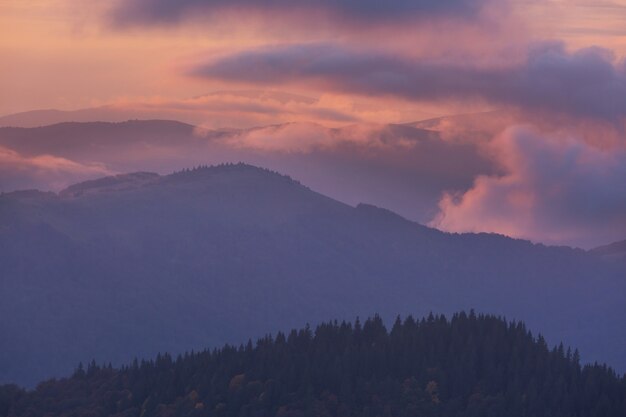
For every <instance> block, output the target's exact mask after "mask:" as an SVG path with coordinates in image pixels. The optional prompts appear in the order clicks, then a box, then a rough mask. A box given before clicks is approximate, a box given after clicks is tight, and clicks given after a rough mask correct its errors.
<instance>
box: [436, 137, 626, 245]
mask: <svg viewBox="0 0 626 417" xmlns="http://www.w3.org/2000/svg"><path fill="white" fill-rule="evenodd" d="M492 151H493V152H494V155H495V156H496V157H497V158H498V161H499V162H500V163H501V164H502V165H504V168H505V169H506V171H507V173H506V174H505V175H502V176H485V175H481V176H478V177H477V178H476V179H475V181H474V186H473V187H472V188H471V189H470V190H469V191H467V192H465V193H461V194H459V195H455V194H452V193H446V194H445V195H444V197H443V198H442V200H441V201H440V203H439V207H440V213H439V215H438V216H437V217H436V218H435V219H434V220H433V221H432V222H431V225H432V226H436V227H439V228H441V229H444V230H448V231H456V232H479V231H488V232H495V233H502V234H506V235H509V236H515V237H520V238H526V239H532V240H535V241H541V242H546V243H559V244H573V245H582V246H586V247H593V246H597V245H599V244H602V243H604V242H611V241H616V240H619V239H623V236H624V230H626V188H625V187H624V186H623V182H624V178H626V151H624V150H623V149H614V150H612V151H605V150H600V149H597V148H595V147H592V146H590V145H588V144H586V143H585V142H584V141H581V140H577V139H574V138H555V137H545V136H542V135H540V134H538V133H537V132H536V131H533V130H531V129H529V128H527V127H512V128H510V129H508V130H506V131H505V132H504V133H503V134H502V135H501V136H499V137H498V138H496V139H495V140H494V142H493V144H492Z"/></svg>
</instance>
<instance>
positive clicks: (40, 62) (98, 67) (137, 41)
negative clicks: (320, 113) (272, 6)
mask: <svg viewBox="0 0 626 417" xmlns="http://www.w3.org/2000/svg"><path fill="white" fill-rule="evenodd" d="M107 5H108V6H107ZM112 5H113V2H83V1H79V0H39V1H35V2H24V1H20V0H2V1H0V31H1V32H0V62H1V63H2V64H1V65H0V90H1V91H2V95H1V97H0V114H9V113H15V112H19V111H26V110H32V109H41V108H57V109H77V108H82V107H90V106H94V105H102V104H108V103H119V102H120V101H122V102H133V101H155V100H156V101H162V100H179V99H187V98H190V97H194V96H197V95H201V94H204V93H207V92H211V91H218V90H224V89H227V90H232V89H235V90H236V89H239V88H250V86H249V85H245V86H241V85H238V84H237V83H224V82H220V81H210V80H206V79H198V78H194V77H190V76H188V75H186V74H185V71H184V69H185V67H186V66H188V65H189V64H190V63H193V62H194V60H196V59H198V57H200V56H215V55H216V54H218V55H219V54H220V53H224V52H226V51H230V52H232V51H235V50H243V49H249V48H254V47H259V46H263V45H273V44H277V43H285V42H288V43H296V42H317V41H326V40H328V39H333V40H337V39H339V40H345V41H346V42H352V41H353V40H354V39H351V38H355V35H352V34H350V33H344V32H341V31H337V30H335V29H334V28H333V27H332V26H329V27H323V25H321V27H317V28H316V29H315V30H311V29H310V28H309V29H307V30H298V28H289V27H283V28H275V27H268V26H271V25H266V24H263V22H260V23H259V22H258V19H256V18H255V17H245V18H244V17H241V18H240V19H237V18H236V17H233V16H226V17H225V19H224V21H223V22H221V24H218V25H214V24H212V25H206V24H203V23H202V21H194V20H193V19H192V20H189V21H184V22H183V23H182V24H180V25H177V26H173V27H143V26H139V27H133V28H125V29H119V28H113V27H111V25H110V22H108V20H107V11H108V9H107V7H109V8H110V7H112ZM511 8H512V11H511V12H509V14H510V16H512V18H510V17H509V18H507V22H506V28H505V29H506V31H507V32H511V33H509V36H508V37H507V38H506V39H505V40H506V42H504V43H503V44H501V45H497V43H498V42H494V41H493V40H489V38H490V36H488V35H487V36H486V35H485V34H484V33H482V34H481V33H480V30H478V29H472V30H466V31H464V32H463V34H464V37H467V36H473V39H472V42H465V43H464V46H463V48H465V49H470V47H471V48H473V49H476V47H475V46H472V45H479V50H475V51H470V52H468V53H469V54H471V55H472V56H474V57H477V56H480V55H481V54H482V55H484V54H483V52H487V51H481V50H480V48H487V49H490V50H498V49H503V48H504V49H506V48H507V47H511V48H517V47H519V45H520V44H523V43H524V42H526V41H527V40H528V39H533V40H534V39H552V38H556V39H561V40H564V41H565V42H566V43H567V45H568V46H569V47H571V48H573V49H575V48H580V47H584V46H589V45H600V46H603V47H608V48H610V49H613V50H614V51H615V53H616V54H617V55H618V56H623V55H624V54H625V53H626V29H624V28H625V27H626V24H625V23H626V2H623V1H622V2H617V1H616V2H599V1H587V2H584V1H580V2H574V1H522V0H517V1H515V2H514V3H513V4H512V6H511ZM490 30H491V29H490ZM383 32H385V28H382V29H378V30H377V33H376V34H375V36H372V39H368V36H367V35H366V34H364V33H358V34H357V35H356V38H357V41H360V42H364V43H376V40H377V39H382V41H383V42H382V44H383V45H384V47H385V48H387V49H394V48H395V49H400V50H402V51H404V52H402V53H404V54H413V53H417V54H418V55H419V54H422V53H424V51H426V50H427V49H431V50H430V51H428V53H429V54H432V53H433V51H432V50H433V49H436V48H433V47H432V46H429V45H432V44H433V42H436V44H437V48H439V49H440V50H445V49H446V47H447V49H450V48H452V45H456V44H458V43H459V41H460V40H459V39H458V38H456V37H455V36H452V35H451V36H450V39H444V38H445V35H444V34H443V31H437V32H436V35H433V34H432V33H431V32H430V31H424V32H422V33H405V32H406V31H405V32H403V33H402V34H398V33H394V32H393V31H391V32H390V33H387V34H384V33H383ZM489 33H490V32H489ZM468 34H469V35H468ZM453 35H455V34H453ZM498 36H499V35H496V37H498ZM390 39H393V42H391V41H390ZM476 40H477V41H476ZM479 41H482V43H481V42H479ZM489 42H491V43H496V45H488V43H489ZM391 45H393V47H392V46H391ZM493 55H494V56H495V55H497V54H493ZM289 92H293V93H301V94H305V95H308V96H312V97H320V96H324V100H325V103H326V105H328V106H331V107H340V108H343V109H346V108H348V107H349V108H353V106H354V103H355V102H356V103H362V104H363V106H365V107H367V108H369V111H366V112H363V113H362V114H359V115H358V118H362V119H366V120H367V121H378V122H384V121H391V122H397V121H409V120H417V119H420V118H427V117H431V116H437V115H442V114H447V113H455V112H459V111H464V110H465V111H467V110H474V109H475V110H481V109H487V108H489V107H490V106H489V105H486V104H484V103H475V104H474V107H470V108H468V105H469V104H468V103H463V104H462V105H456V106H455V103H450V102H448V103H423V102H422V103H411V102H408V103H407V102H405V101H398V100H391V101H390V100H387V101H385V102H384V104H383V105H382V106H377V104H376V103H379V100H380V99H377V100H374V101H372V100H370V101H368V100H367V99H364V98H363V97H355V96H354V95H351V94H347V95H346V94H338V93H337V92H333V91H320V90H319V89H317V88H316V89H310V88H307V86H306V85H298V84H297V83H296V84H295V85H289ZM376 107H379V108H378V109H377V108H376ZM292 117H294V118H295V119H296V120H300V119H301V118H299V117H297V116H292Z"/></svg>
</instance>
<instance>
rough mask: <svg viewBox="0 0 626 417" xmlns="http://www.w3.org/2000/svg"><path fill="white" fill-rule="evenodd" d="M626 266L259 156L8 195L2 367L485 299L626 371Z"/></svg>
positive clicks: (49, 366) (123, 358)
mask: <svg viewBox="0 0 626 417" xmlns="http://www.w3.org/2000/svg"><path fill="white" fill-rule="evenodd" d="M625 277H626V273H625V271H624V265H623V264H622V263H619V262H611V261H607V260H605V259H603V258H602V257H600V256H595V255H594V254H590V253H587V252H585V251H582V250H574V249H571V248H558V247H545V246H543V245H534V244H531V243H530V242H527V241H521V240H513V239H509V238H506V237H503V236H497V235H487V234H465V235H456V234H446V233H442V232H439V231H437V230H434V229H430V228H427V227H424V226H421V225H419V224H416V223H412V222H409V221H407V220H405V219H403V218H401V217H399V216H397V215H395V214H393V213H391V212H389V211H386V210H382V209H379V208H376V207H372V206H368V205H360V206H358V207H351V206H348V205H345V204H342V203H340V202H338V201H335V200H332V199H330V198H327V197H325V196H323V195H320V194H318V193H315V192H313V191H311V190H310V189H308V188H306V187H304V186H302V185H300V184H299V183H297V182H296V181H293V180H291V179H290V178H288V177H284V176H282V175H279V174H276V173H272V172H269V171H266V170H263V169H259V168H255V167H252V166H248V165H225V166H218V167H212V168H202V169H197V170H192V171H184V172H179V173H176V174H173V175H168V176H159V175H156V174H150V173H136V174H130V175H123V176H118V177H110V178H105V179H101V180H96V181H90V182H86V183H82V184H78V185H75V186H72V187H70V188H68V189H67V190H65V191H63V192H61V193H59V194H54V193H43V192H37V191H23V192H15V193H8V194H4V195H1V196H0V294H1V295H2V302H0V335H2V337H0V382H18V383H21V384H34V383H36V382H38V381H40V380H42V379H43V378H47V377H50V376H58V375H64V374H67V373H68V372H71V370H72V369H73V368H74V367H75V366H76V364H77V363H78V362H79V361H89V360H91V359H92V358H95V359H96V360H97V361H98V362H101V361H112V362H113V363H114V364H122V363H126V362H128V361H130V360H131V359H132V358H133V357H139V358H147V357H153V356H155V355H156V354H157V352H171V353H173V354H176V353H180V352H184V351H186V350H190V349H199V348H204V347H205V346H220V345H222V344H223V343H226V342H229V343H240V342H241V341H243V340H247V338H248V337H250V336H262V335H263V334H266V333H267V332H276V331H278V330H285V329H290V328H296V327H299V326H301V325H303V324H304V323H307V322H320V321H323V320H328V319H329V318H339V319H351V318H354V317H355V316H357V315H360V316H364V315H367V314H370V313H371V312H373V311H375V312H378V313H380V314H381V316H382V317H383V318H385V319H386V320H393V318H394V317H395V316H396V315H397V314H403V315H406V314H409V313H412V314H419V315H420V316H421V315H425V314H428V312H429V311H437V312H442V313H451V312H454V311H459V310H462V309H464V310H469V309H470V308H475V309H476V310H477V311H481V312H489V313H494V314H502V315H506V316H507V318H509V319H519V320H524V321H525V322H526V323H528V325H529V326H531V327H532V328H533V329H536V330H537V331H540V332H542V333H543V334H545V336H546V339H547V340H548V342H549V343H558V342H560V341H563V342H564V343H566V344H567V345H570V346H574V347H577V348H579V349H580V352H581V357H582V360H583V361H595V360H597V361H601V362H607V363H608V364H609V365H611V366H614V367H615V368H616V369H617V370H618V371H619V372H623V371H624V370H626V350H625V349H624V346H626V303H624V298H625V295H626V278H625Z"/></svg>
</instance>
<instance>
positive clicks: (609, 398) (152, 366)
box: [0, 313, 626, 417]
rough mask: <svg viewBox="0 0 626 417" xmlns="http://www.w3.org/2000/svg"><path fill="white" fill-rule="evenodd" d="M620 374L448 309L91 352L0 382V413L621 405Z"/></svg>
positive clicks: (352, 412) (597, 408) (523, 411)
mask: <svg viewBox="0 0 626 417" xmlns="http://www.w3.org/2000/svg"><path fill="white" fill-rule="evenodd" d="M625 410H626V379H623V378H621V379H620V378H618V377H616V375H615V374H614V373H613V371H612V370H611V369H607V368H606V367H602V366H599V365H595V366H586V367H583V368H582V369H581V366H580V364H579V363H578V353H577V352H572V351H570V350H569V349H567V350H566V349H565V348H563V346H559V347H558V348H554V349H553V350H549V349H548V346H547V345H546V344H545V341H544V340H543V339H541V338H536V339H535V338H533V337H532V335H531V334H530V332H529V331H528V330H527V329H526V328H525V326H524V325H523V324H522V323H507V322H506V321H504V320H501V319H498V318H495V317H491V316H476V315H475V314H473V313H470V314H469V315H468V314H465V313H460V314H455V315H454V316H453V317H452V319H451V320H447V319H446V318H445V317H443V316H432V315H431V316H429V317H428V318H427V319H422V320H419V321H416V320H415V319H413V318H412V317H409V318H407V319H406V320H404V322H403V321H402V320H400V319H398V320H396V322H395V323H394V325H393V327H392V328H391V330H390V331H388V330H387V329H386V328H385V326H384V324H383V322H382V320H381V319H380V318H379V317H374V318H373V319H368V320H367V321H365V322H364V323H363V324H361V323H359V322H357V323H355V324H354V325H353V324H351V323H346V322H342V323H337V322H329V323H324V324H322V325H320V326H318V327H317V328H316V329H315V330H312V329H310V328H308V327H307V328H304V329H300V330H292V331H291V332H290V333H288V334H283V333H278V334H277V335H276V337H275V338H273V337H271V336H267V337H265V338H263V339H260V340H259V341H258V342H257V344H256V345H253V344H252V342H248V344H247V345H246V346H245V347H244V346H243V345H242V346H241V347H239V348H235V347H231V346H225V347H224V348H222V349H219V350H214V351H210V350H205V351H202V352H199V353H191V354H185V355H184V356H179V357H178V358H176V359H173V358H172V356H171V355H168V354H162V355H159V356H158V357H157V358H156V359H155V360H150V361H142V362H141V363H139V362H134V363H133V364H132V365H130V366H125V367H123V368H121V369H113V368H111V367H108V366H105V367H100V366H98V365H96V364H95V363H91V364H89V365H88V366H87V367H86V368H85V367H79V368H78V369H77V370H76V372H75V373H74V374H73V376H72V377H70V378H64V379H61V380H52V381H47V382H45V383H42V384H40V385H39V386H38V387H37V389H36V390H33V391H29V392H24V391H21V390H19V389H16V387H13V386H5V387H2V386H0V416H2V417H4V416H38V415H52V414H53V415H57V416H76V415H81V416H86V415H89V416H94V417H97V416H102V417H105V416H109V415H116V416H122V415H123V416H129V417H130V416H146V415H154V416H163V417H164V416H172V415H175V416H242V415H252V416H294V417H297V416H306V415H313V416H333V415H345V416H374V415H375V416H378V415H394V416H418V415H419V416H424V417H427V416H489V415H497V416H524V415H543V416H551V417H560V416H563V417H569V416H573V415H578V416H607V417H612V416H615V417H619V416H623V415H624V411H625Z"/></svg>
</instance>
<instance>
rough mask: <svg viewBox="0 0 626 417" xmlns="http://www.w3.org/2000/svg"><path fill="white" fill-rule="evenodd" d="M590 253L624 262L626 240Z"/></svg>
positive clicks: (595, 249) (598, 248) (625, 258)
mask: <svg viewBox="0 0 626 417" xmlns="http://www.w3.org/2000/svg"><path fill="white" fill-rule="evenodd" d="M591 252H592V253H594V254H596V255H600V256H604V257H607V258H615V259H624V260H626V240H622V241H620V242H614V243H610V244H608V245H604V246H600V247H597V248H594V249H592V250H591Z"/></svg>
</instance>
